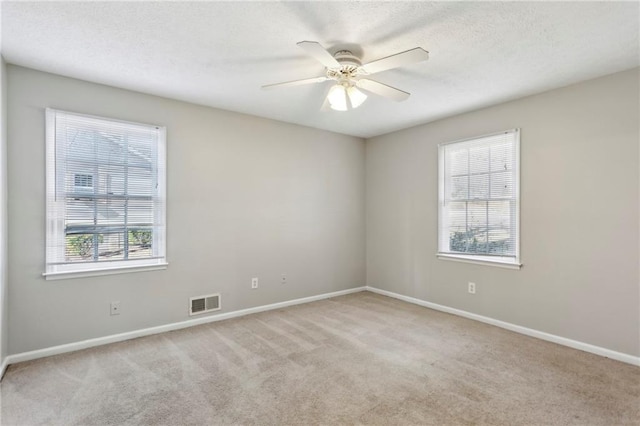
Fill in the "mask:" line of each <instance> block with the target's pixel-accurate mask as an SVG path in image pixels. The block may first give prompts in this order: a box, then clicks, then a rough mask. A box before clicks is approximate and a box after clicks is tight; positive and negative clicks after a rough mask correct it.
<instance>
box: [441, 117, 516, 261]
mask: <svg viewBox="0 0 640 426" xmlns="http://www.w3.org/2000/svg"><path fill="white" fill-rule="evenodd" d="M508 133H514V134H515V141H514V164H513V167H514V168H515V172H514V183H513V185H514V202H515V222H516V223H515V236H514V237H515V256H514V257H511V256H500V255H489V254H483V253H462V252H445V251H442V246H441V241H442V238H443V237H442V235H441V232H443V221H444V219H445V218H444V217H443V216H444V207H445V202H446V200H445V167H444V162H445V154H444V147H446V146H448V145H453V144H459V143H464V142H471V141H476V140H480V139H484V138H488V137H492V136H497V135H502V134H508ZM520 173H521V168H520V129H519V128H513V129H508V130H503V131H500V132H494V133H488V134H484V135H480V136H474V137H470V138H465V139H459V140H455V141H450V142H444V143H440V144H438V229H437V251H436V256H437V258H438V259H441V260H451V261H458V262H465V263H472V264H477V265H486V266H496V267H501V268H507V269H520V268H521V267H522V263H521V259H520ZM481 200H484V199H481ZM486 200H490V198H488V199H486Z"/></svg>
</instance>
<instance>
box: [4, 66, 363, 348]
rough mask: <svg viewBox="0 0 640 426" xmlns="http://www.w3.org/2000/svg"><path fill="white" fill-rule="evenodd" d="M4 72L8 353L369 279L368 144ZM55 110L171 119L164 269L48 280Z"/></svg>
mask: <svg viewBox="0 0 640 426" xmlns="http://www.w3.org/2000/svg"><path fill="white" fill-rule="evenodd" d="M7 69H8V81H9V91H8V112H9V114H8V123H9V128H8V129H9V133H8V144H9V146H8V162H9V164H8V182H9V188H8V189H9V211H8V214H9V286H10V289H9V290H10V291H9V303H10V305H11V306H12V309H11V310H10V312H9V316H10V318H9V352H10V353H11V354H15V353H20V352H24V351H29V350H34V349H39V348H45V347H50V346H54V345H59V344H64V343H69V342H75V341H79V340H83V339H88V338H94V337H100V336H105V335H110V334H114V333H120V332H125V331H130V330H136V329H140V328H145V327H150V326H157V325H162V324H167V323H172V322H176V321H182V320H186V319H188V318H189V317H188V298H189V297H190V296H197V295H202V294H207V293H213V292H220V293H222V304H223V305H222V306H223V311H222V312H226V311H233V310H238V309H242V308H248V307H253V306H259V305H264V304H269V303H274V302H279V301H285V300H290V299H296V298H300V297H306V296H312V295H318V294H322V293H327V292H332V291H337V290H343V289H348V288H353V287H357V286H362V285H364V284H365V239H364V238H365V236H364V231H365V229H364V194H365V191H364V158H365V155H364V149H365V147H364V140H362V139H358V138H354V137H349V136H343V135H339V134H334V133H329V132H325V131H320V130H314V129H309V128H304V127H300V126H295V125H289V124H284V123H280V122H275V121H272V120H266V119H260V118H256V117H251V116H246V115H241V114H236V113H232V112H226V111H221V110H215V109H211V108H206V107H201V106H196V105H191V104H187V103H182V102H178V101H173V100H169V99H163V98H158V97H153V96H148V95H143V94H140V93H134V92H130V91H126V90H120V89H115V88H111V87H106V86H101V85H97V84H92V83H87V82H83V81H78V80H73V79H68V78H63V77H60V76H55V75H52V74H45V73H41V72H38V71H34V70H30V69H26V68H21V67H16V66H12V65H9V66H8V67H7ZM46 107H53V108H59V109H64V110H70V111H76V112H82V113H87V114H95V115H100V116H106V117H115V118H119V119H123V120H131V121H139V122H143V123H153V124H159V125H164V126H166V127H167V146H168V148H167V158H168V165H167V167H168V176H167V184H168V207H167V217H168V228H167V232H168V236H167V239H168V245H167V256H168V261H169V267H168V269H166V270H163V271H154V272H138V273H130V274H121V275H111V276H101V277H91V278H76V279H68V280H61V281H45V280H44V279H43V278H42V276H41V274H42V272H43V270H44V255H45V253H44V238H45V204H44V201H45V185H44V184H45V168H44V164H45V141H44V129H45V126H44V108H46ZM282 273H286V274H287V275H288V283H287V284H285V285H283V284H281V283H280V275H281V274H282ZM254 276H255V277H259V278H260V287H259V289H257V290H251V289H250V287H251V277H254ZM115 300H119V301H121V303H122V314H121V315H119V316H113V317H112V316H109V303H110V301H115Z"/></svg>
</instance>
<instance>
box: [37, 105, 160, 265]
mask: <svg viewBox="0 0 640 426" xmlns="http://www.w3.org/2000/svg"><path fill="white" fill-rule="evenodd" d="M46 114H47V164H46V167H47V240H46V272H45V275H46V276H49V275H56V274H68V273H76V272H87V271H100V270H116V269H122V268H132V267H145V266H147V267H149V266H154V265H156V266H157V265H164V264H166V259H165V246H166V244H165V235H166V229H165V176H166V172H165V129H164V128H163V127H158V126H150V125H144V124H136V123H128V122H122V121H116V120H109V119H103V118H98V117H91V116H86V115H80V114H74V113H69V112H64V111H57V110H53V109H47V113H46Z"/></svg>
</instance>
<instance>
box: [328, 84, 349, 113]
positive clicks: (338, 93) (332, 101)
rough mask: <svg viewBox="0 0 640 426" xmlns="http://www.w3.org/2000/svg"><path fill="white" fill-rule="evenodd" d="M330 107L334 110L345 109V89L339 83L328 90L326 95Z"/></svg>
mask: <svg viewBox="0 0 640 426" xmlns="http://www.w3.org/2000/svg"><path fill="white" fill-rule="evenodd" d="M327 99H328V100H329V105H330V106H331V109H334V110H336V111H346V110H347V91H346V89H345V88H344V86H342V85H341V84H336V85H335V86H333V87H332V88H331V90H329V94H328V95H327Z"/></svg>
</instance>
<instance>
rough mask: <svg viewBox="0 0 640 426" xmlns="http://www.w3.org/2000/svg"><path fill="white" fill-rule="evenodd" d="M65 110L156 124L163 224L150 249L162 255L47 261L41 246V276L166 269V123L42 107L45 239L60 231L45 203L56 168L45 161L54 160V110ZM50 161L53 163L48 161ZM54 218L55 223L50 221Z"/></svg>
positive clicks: (52, 189) (51, 195)
mask: <svg viewBox="0 0 640 426" xmlns="http://www.w3.org/2000/svg"><path fill="white" fill-rule="evenodd" d="M58 112H59V113H67V114H72V115H75V116H81V117H87V118H93V119H97V120H108V121H112V122H116V123H124V124H132V125H137V126H140V125H147V126H153V127H156V128H157V129H158V131H159V133H160V134H159V138H158V146H157V155H158V159H157V163H158V164H160V163H161V164H163V165H164V173H159V174H158V176H157V179H158V181H157V183H158V194H159V198H160V199H161V201H162V207H161V209H160V210H159V212H158V213H159V215H160V216H161V221H162V223H164V224H165V226H164V230H163V232H162V233H161V235H157V236H156V234H154V238H157V240H158V245H157V246H156V247H154V253H159V254H162V256H159V257H155V258H152V259H131V260H123V261H112V262H99V263H98V262H87V263H81V262H80V263H70V264H58V265H56V264H51V263H49V259H50V254H49V252H48V250H50V249H45V251H46V253H45V256H46V261H45V272H43V273H42V276H43V277H44V278H45V279H46V280H60V279H68V278H81V277H92V276H101V275H113V274H122V273H130V272H141V271H155V270H162V269H166V268H167V266H168V262H167V257H166V235H167V229H166V195H167V194H166V188H167V185H166V178H167V176H166V175H167V167H166V149H167V148H166V127H163V126H157V125H150V124H144V123H135V122H130V121H124V120H118V119H113V118H107V117H99V116H95V115H89V114H80V113H76V112H69V111H63V110H56V109H52V108H46V111H45V113H46V132H45V137H46V159H47V162H46V164H47V167H46V197H47V199H46V209H47V210H46V212H45V214H46V217H47V229H46V231H47V234H46V238H47V241H49V240H50V239H52V238H56V237H59V234H60V232H59V231H57V230H56V227H60V226H61V225H63V224H61V223H60V219H58V220H56V221H52V220H50V216H49V211H48V209H49V205H50V203H52V200H51V198H54V197H55V188H56V187H55V185H56V168H55V167H50V166H49V164H55V158H56V146H55V145H56V143H55V142H56V129H55V114H56V113H58ZM52 162H53V163H52ZM54 222H55V223H54Z"/></svg>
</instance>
